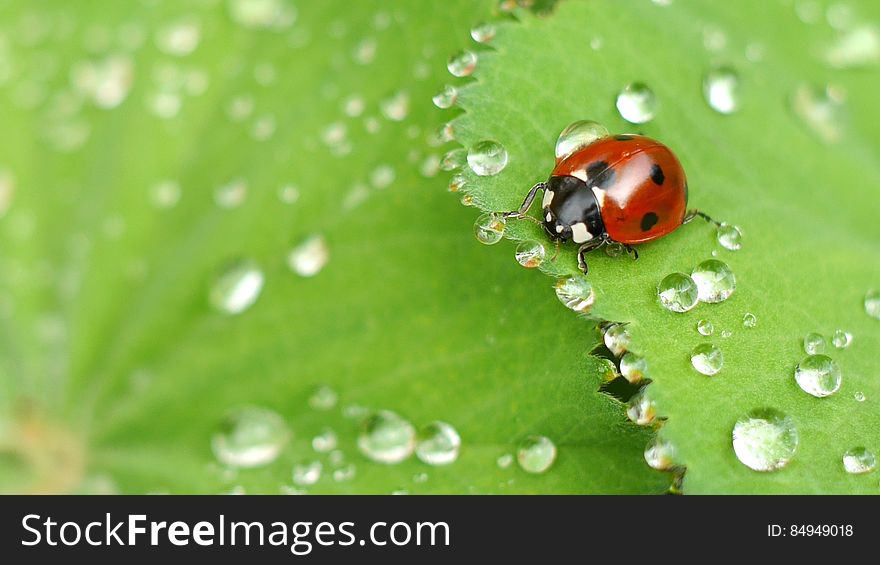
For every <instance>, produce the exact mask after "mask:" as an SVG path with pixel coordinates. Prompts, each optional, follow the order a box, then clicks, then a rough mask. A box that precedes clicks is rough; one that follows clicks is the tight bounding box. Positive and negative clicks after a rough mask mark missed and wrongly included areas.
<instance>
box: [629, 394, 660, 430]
mask: <svg viewBox="0 0 880 565" xmlns="http://www.w3.org/2000/svg"><path fill="white" fill-rule="evenodd" d="M626 416H627V418H629V419H630V421H632V422H633V423H634V424H636V425H639V426H647V425H649V424H651V423H652V422H653V421H654V419H655V418H656V417H657V405H656V404H655V403H654V401H653V400H651V398H650V397H649V396H648V395H647V393H646V392H645V390H644V389H642V390H641V391H639V392H637V393H636V394H635V395H634V396H633V397H632V398H630V400H629V405H628V406H627V408H626Z"/></svg>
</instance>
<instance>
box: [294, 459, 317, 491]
mask: <svg viewBox="0 0 880 565" xmlns="http://www.w3.org/2000/svg"><path fill="white" fill-rule="evenodd" d="M323 470H324V466H323V465H322V464H321V462H320V461H312V462H310V463H298V464H296V465H294V466H293V483H294V484H295V485H299V486H301V487H304V486H309V485H313V484H315V483H317V482H318V481H319V480H320V479H321V472H322V471H323Z"/></svg>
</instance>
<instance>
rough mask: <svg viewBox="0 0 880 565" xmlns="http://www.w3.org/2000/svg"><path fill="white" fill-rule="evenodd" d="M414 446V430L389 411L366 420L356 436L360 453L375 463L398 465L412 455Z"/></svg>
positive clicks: (383, 411)
mask: <svg viewBox="0 0 880 565" xmlns="http://www.w3.org/2000/svg"><path fill="white" fill-rule="evenodd" d="M415 446H416V430H415V428H413V426H412V424H410V423H409V422H408V421H406V420H404V419H403V418H401V417H400V416H399V415H397V414H396V413H394V412H392V411H390V410H380V411H378V412H376V413H375V414H373V415H372V416H370V417H369V418H367V420H366V421H365V422H364V426H363V430H362V431H361V434H360V436H358V448H359V449H360V450H361V453H363V454H364V455H366V456H367V457H368V458H370V459H372V460H373V461H376V462H377V463H387V464H393V463H399V462H401V461H403V460H404V459H406V458H407V457H409V456H410V455H412V453H413V450H414V449H415Z"/></svg>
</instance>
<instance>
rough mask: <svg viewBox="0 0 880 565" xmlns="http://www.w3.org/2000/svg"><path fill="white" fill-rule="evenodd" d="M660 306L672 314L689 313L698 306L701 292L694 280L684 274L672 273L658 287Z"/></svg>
mask: <svg viewBox="0 0 880 565" xmlns="http://www.w3.org/2000/svg"><path fill="white" fill-rule="evenodd" d="M657 296H659V297H660V304H661V305H662V306H663V307H664V308H666V309H667V310H669V311H671V312H687V311H688V310H690V309H692V308H693V307H694V306H696V305H697V302H698V301H699V290H698V289H697V283H696V282H694V279H692V278H691V277H689V276H687V275H686V274H684V273H671V274H669V275H666V277H665V278H664V279H663V280H662V281H660V284H659V285H657Z"/></svg>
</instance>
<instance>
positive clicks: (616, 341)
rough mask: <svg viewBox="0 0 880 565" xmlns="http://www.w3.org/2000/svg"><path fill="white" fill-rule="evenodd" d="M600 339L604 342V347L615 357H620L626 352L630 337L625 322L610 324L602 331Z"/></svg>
mask: <svg viewBox="0 0 880 565" xmlns="http://www.w3.org/2000/svg"><path fill="white" fill-rule="evenodd" d="M602 341H604V342H605V347H607V348H608V350H609V351H611V353H613V354H614V355H615V356H616V357H620V356H621V355H623V354H624V353H626V350H627V349H628V348H629V344H630V342H631V341H632V337H631V336H630V334H629V330H628V329H626V324H612V325H610V326H608V327H607V328H606V329H605V331H604V332H603V333H602Z"/></svg>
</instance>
